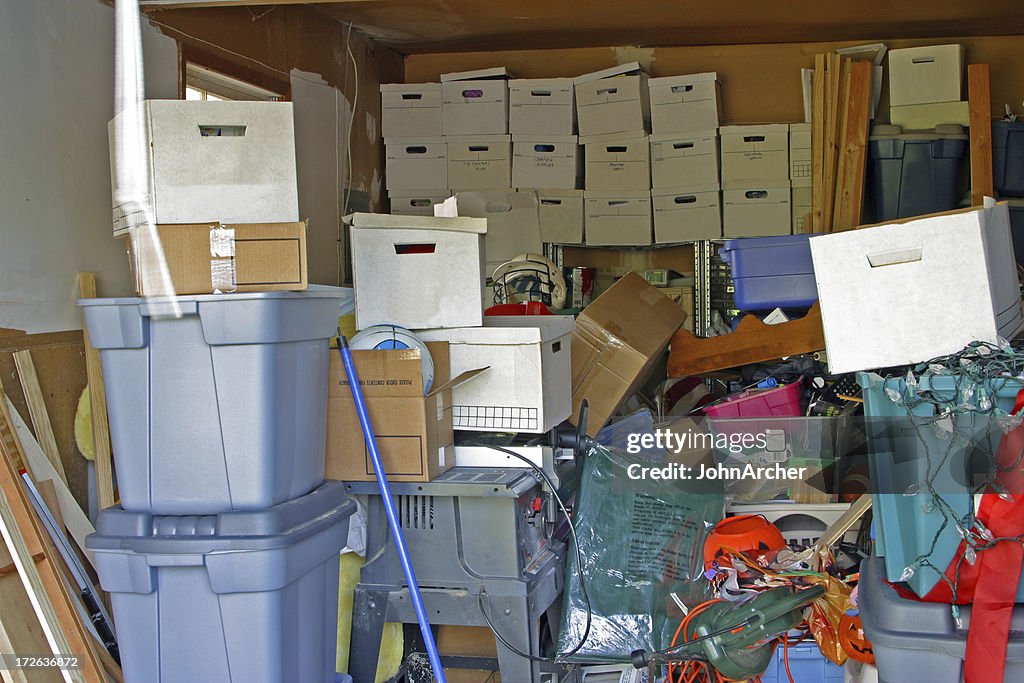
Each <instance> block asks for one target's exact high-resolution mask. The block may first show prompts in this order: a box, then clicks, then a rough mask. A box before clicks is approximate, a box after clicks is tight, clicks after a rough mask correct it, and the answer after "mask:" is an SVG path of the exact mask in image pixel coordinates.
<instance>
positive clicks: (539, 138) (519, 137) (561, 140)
mask: <svg viewBox="0 0 1024 683" xmlns="http://www.w3.org/2000/svg"><path fill="white" fill-rule="evenodd" d="M512 142H538V143H545V142H550V143H555V144H561V145H564V144H566V143H573V144H579V137H578V136H576V135H542V134H538V133H518V134H514V135H512Z"/></svg>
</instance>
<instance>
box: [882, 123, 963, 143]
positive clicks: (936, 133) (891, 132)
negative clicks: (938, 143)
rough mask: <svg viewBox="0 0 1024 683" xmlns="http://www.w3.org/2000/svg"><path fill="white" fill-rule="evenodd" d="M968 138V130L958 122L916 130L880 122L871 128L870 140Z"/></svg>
mask: <svg viewBox="0 0 1024 683" xmlns="http://www.w3.org/2000/svg"><path fill="white" fill-rule="evenodd" d="M943 138H945V139H956V140H966V139H967V132H966V131H965V130H964V127H963V126H961V125H959V124H956V123H943V124H941V125H938V126H935V128H933V129H932V130H915V131H911V132H906V133H904V132H903V127H902V126H897V125H895V124H889V123H880V124H878V125H876V126H874V127H872V129H871V135H870V137H869V138H868V140H892V139H899V140H939V139H943Z"/></svg>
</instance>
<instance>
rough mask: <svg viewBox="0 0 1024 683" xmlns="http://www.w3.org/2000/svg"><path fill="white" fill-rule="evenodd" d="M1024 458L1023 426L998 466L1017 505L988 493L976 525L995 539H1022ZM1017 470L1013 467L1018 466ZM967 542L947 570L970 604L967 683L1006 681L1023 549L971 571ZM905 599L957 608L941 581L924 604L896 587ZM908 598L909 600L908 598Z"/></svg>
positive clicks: (1021, 396)
mask: <svg viewBox="0 0 1024 683" xmlns="http://www.w3.org/2000/svg"><path fill="white" fill-rule="evenodd" d="M1022 408H1024V390H1022V391H1020V392H1019V393H1018V394H1017V401H1016V404H1015V405H1014V409H1013V413H1014V414H1016V413H1018V412H1020V410H1021V409H1022ZM1022 453H1024V426H1021V427H1018V428H1017V429H1015V430H1013V431H1012V432H1010V433H1009V434H1007V435H1006V436H1004V437H1003V438H1002V440H1001V441H1000V442H999V448H998V450H997V451H996V463H997V464H998V465H999V467H1000V468H1001V470H1002V469H1005V470H1007V471H999V472H997V475H996V481H998V482H999V483H1000V484H1001V485H1002V486H1003V487H1004V488H1005V489H1006V490H1007V491H1009V493H1010V494H1011V495H1012V497H1013V500H1012V501H1007V500H1003V499H1002V498H1000V497H999V495H998V494H997V493H996V492H995V491H994V490H993V489H992V488H991V487H990V488H989V489H988V490H986V491H985V493H984V495H983V496H982V502H981V505H980V507H979V508H978V513H977V515H976V517H977V519H978V520H979V521H980V522H981V523H982V524H984V525H985V527H987V528H988V530H989V531H991V532H992V534H993V535H994V536H995V537H996V538H1012V537H1016V536H1019V535H1021V534H1022V533H1024V477H1022V476H1021V465H1020V464H1019V463H1017V461H1018V459H1019V458H1020V456H1021V454H1022ZM1015 463H1017V464H1016V466H1014V464H1015ZM965 550H966V542H961V543H960V547H959V548H958V549H957V553H956V555H955V556H954V560H953V562H952V563H951V564H950V566H949V568H948V569H947V570H946V577H947V578H948V579H949V580H950V581H952V580H953V578H954V576H955V574H956V568H957V564H958V563H959V564H960V580H959V584H958V590H957V596H956V604H958V605H964V604H971V605H972V607H971V625H970V628H969V630H968V633H967V652H966V655H965V660H964V680H965V683H997V682H999V681H1002V680H1004V676H1005V669H1006V652H1007V640H1008V638H1009V633H1010V619H1011V616H1012V615H1013V607H1014V603H1015V601H1016V597H1017V586H1018V584H1019V583H1020V580H1021V572H1022V569H1024V544H1021V543H1011V542H1003V543H999V544H997V545H995V546H994V547H992V548H989V549H988V550H985V551H984V552H981V553H978V560H977V562H975V563H974V565H971V564H970V563H968V562H966V561H965V562H960V558H962V557H963V556H964V552H965ZM897 590H898V591H899V593H900V594H901V595H902V596H903V597H911V598H912V599H915V600H924V601H926V602H946V603H950V602H953V595H952V591H951V589H950V587H949V584H947V583H946V581H939V582H938V583H937V584H936V585H935V587H934V588H933V589H932V590H931V591H930V592H929V593H928V595H926V596H925V597H924V598H917V596H914V595H913V594H912V593H910V592H909V591H907V590H906V589H903V588H902V587H897ZM908 594H909V595H908Z"/></svg>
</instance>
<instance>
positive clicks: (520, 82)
mask: <svg viewBox="0 0 1024 683" xmlns="http://www.w3.org/2000/svg"><path fill="white" fill-rule="evenodd" d="M508 87H509V89H510V90H511V89H512V88H518V89H525V88H550V89H552V90H566V89H571V88H572V79H571V78H516V79H514V80H511V81H509V82H508Z"/></svg>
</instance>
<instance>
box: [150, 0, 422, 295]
mask: <svg viewBox="0 0 1024 683" xmlns="http://www.w3.org/2000/svg"><path fill="white" fill-rule="evenodd" d="M147 16H148V17H149V19H150V20H151V21H152V22H154V23H155V24H157V25H158V26H159V27H160V28H161V30H162V31H164V32H165V33H166V34H167V35H169V36H173V37H174V38H176V39H177V40H179V41H181V44H182V48H183V51H184V52H185V54H190V53H206V54H207V55H212V56H213V57H214V58H215V59H216V60H217V64H216V65H211V66H215V67H216V68H220V69H221V70H225V69H232V70H233V71H234V72H235V73H236V75H239V76H240V77H246V76H247V77H248V79H249V80H252V81H253V82H260V81H259V80H258V77H259V76H260V75H262V76H264V77H265V78H266V79H268V80H267V81H264V82H267V83H268V84H269V81H278V82H281V81H282V80H283V82H284V83H286V84H290V90H291V99H292V100H293V101H294V102H295V117H296V154H297V155H298V167H299V209H300V211H301V213H302V215H303V217H307V218H309V219H310V224H309V233H308V239H309V251H310V254H309V281H310V282H318V283H324V284H337V283H338V282H339V275H338V273H339V272H340V271H341V270H342V269H341V268H339V249H338V225H337V219H336V216H337V215H338V213H339V211H342V210H343V209H342V208H341V205H342V203H343V201H344V198H345V192H344V187H351V188H352V189H353V190H354V191H355V192H363V193H365V194H366V195H368V197H369V200H370V201H369V204H370V208H371V209H373V210H379V209H380V208H381V207H382V206H383V205H382V203H381V202H382V199H383V197H382V196H381V189H382V187H383V182H382V181H383V177H384V147H383V144H382V141H381V132H380V93H379V87H380V84H381V83H398V82H401V81H402V77H403V73H404V67H403V61H402V56H401V55H399V54H398V53H397V52H394V51H393V50H390V49H388V48H385V47H382V46H380V45H378V44H377V43H375V42H374V41H372V40H369V39H367V38H366V37H365V36H363V35H362V34H360V33H359V31H358V30H356V31H350V28H349V27H348V26H343V25H342V24H340V23H338V22H337V21H334V20H333V19H332V18H331V17H329V16H327V15H326V14H324V13H322V12H318V11H316V10H314V9H312V8H308V7H298V6H287V7H286V6H277V7H267V8H264V9H259V10H257V9H255V8H254V9H252V10H250V9H249V8H244V7H242V8H239V7H222V8H210V9H198V10H190V9H184V10H170V11H155V12H151V13H149V14H148V15H147ZM300 79H301V80H300ZM329 90H334V91H335V92H336V93H338V95H339V96H338V97H335V96H334V95H333V94H332V93H331V92H329ZM335 108H336V110H337V111H336V113H333V111H332V110H334V109H335ZM350 111H352V112H354V116H353V118H352V127H351V150H352V169H351V172H348V171H347V167H346V163H347V155H346V151H347V145H348V143H349V134H348V118H349V114H348V112H350ZM335 124H337V126H335ZM342 126H344V128H342ZM303 127H306V128H308V129H307V130H302V128H303ZM320 134H323V135H324V136H326V137H324V138H323V139H321V140H318V139H317V137H318V135H320ZM318 146H319V148H318ZM332 201H333V203H334V208H333V209H330V208H329V205H330V204H331V202H332ZM342 256H343V254H342Z"/></svg>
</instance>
